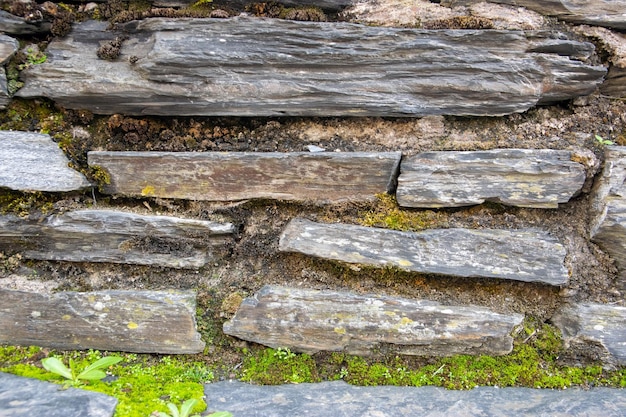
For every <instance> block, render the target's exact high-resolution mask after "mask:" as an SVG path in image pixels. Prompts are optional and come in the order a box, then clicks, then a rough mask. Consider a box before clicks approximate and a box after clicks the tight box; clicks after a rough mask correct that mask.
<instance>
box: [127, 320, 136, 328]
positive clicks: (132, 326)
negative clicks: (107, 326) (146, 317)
mask: <svg viewBox="0 0 626 417" xmlns="http://www.w3.org/2000/svg"><path fill="white" fill-rule="evenodd" d="M126 327H128V328H129V329H130V330H135V329H136V328H137V327H139V325H138V324H137V323H135V322H134V321H129V322H128V324H127V325H126Z"/></svg>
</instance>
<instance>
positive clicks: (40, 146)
mask: <svg viewBox="0 0 626 417" xmlns="http://www.w3.org/2000/svg"><path fill="white" fill-rule="evenodd" d="M68 163H69V160H68V159H67V157H66V156H65V154H64V153H63V151H62V150H61V149H59V146H58V145H57V144H56V143H54V142H53V141H52V138H50V136H48V135H43V134H40V133H33V132H13V131H5V130H0V187H6V188H10V189H12V190H19V191H50V192H66V191H75V190H80V189H83V188H86V187H90V186H91V183H90V182H89V181H87V179H86V178H85V176H84V175H83V174H81V173H80V172H78V171H75V170H73V169H71V168H69V167H68Z"/></svg>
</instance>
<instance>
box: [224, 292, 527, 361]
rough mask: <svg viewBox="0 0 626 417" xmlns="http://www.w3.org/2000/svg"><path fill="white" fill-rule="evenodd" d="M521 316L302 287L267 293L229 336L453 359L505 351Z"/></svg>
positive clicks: (240, 316) (314, 348) (247, 308)
mask: <svg viewBox="0 0 626 417" xmlns="http://www.w3.org/2000/svg"><path fill="white" fill-rule="evenodd" d="M522 319H523V316H522V315H519V314H512V315H503V314H498V313H495V312H493V311H490V310H489V309H485V308H480V307H470V306H445V305H440V304H439V303H435V302H431V301H427V300H407V299H401V298H392V297H380V296H361V295H356V294H351V293H343V292H334V291H312V290H300V289H297V288H285V287H271V286H267V287H264V288H262V289H261V290H260V291H259V292H258V293H257V294H256V295H255V296H254V297H251V298H247V299H245V300H244V301H243V303H242V304H241V307H240V308H239V310H238V311H237V314H236V315H235V317H234V318H233V319H232V320H230V321H229V322H226V323H225V324H224V332H225V333H226V334H230V335H233V336H237V337H239V338H242V339H244V340H249V341H252V342H256V343H262V344H264V345H267V346H271V347H276V348H277V347H287V348H289V349H292V350H294V351H297V352H308V353H315V352H318V351H342V352H347V353H351V354H360V355H368V354H371V353H372V352H385V353H401V354H405V355H437V356H450V355H454V354H458V353H463V354H474V355H476V354H490V355H503V354H507V353H509V352H510V351H511V349H512V348H513V339H512V337H511V336H510V333H511V332H512V331H513V328H514V327H515V326H518V325H520V324H521V322H522Z"/></svg>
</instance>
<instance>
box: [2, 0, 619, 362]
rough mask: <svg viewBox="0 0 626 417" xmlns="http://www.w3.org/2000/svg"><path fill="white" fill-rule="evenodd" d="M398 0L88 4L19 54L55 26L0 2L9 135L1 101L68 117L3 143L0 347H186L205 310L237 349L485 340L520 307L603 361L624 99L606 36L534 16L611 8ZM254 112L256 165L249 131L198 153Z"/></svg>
mask: <svg viewBox="0 0 626 417" xmlns="http://www.w3.org/2000/svg"><path fill="white" fill-rule="evenodd" d="M409 3H411V4H408V3H407V2H402V1H398V2H396V3H394V4H393V5H394V7H395V9H394V10H393V11H394V13H396V12H397V11H398V10H403V11H404V13H402V15H403V18H408V19H409V20H411V19H412V20H413V26H415V22H419V23H420V24H419V25H420V26H421V27H419V28H416V27H406V26H407V25H406V24H405V23H403V22H399V21H396V22H394V16H396V15H389V14H387V15H384V13H383V12H385V11H386V12H389V10H387V9H385V7H386V6H380V7H378V8H377V7H376V3H375V2H374V3H363V2H361V3H359V4H355V5H353V6H350V8H349V9H347V10H344V11H343V12H342V13H343V15H342V16H343V20H345V19H348V20H351V21H350V22H302V21H288V20H281V19H270V18H268V17H254V16H249V15H246V16H237V17H230V18H228V19H217V18H202V19H201V18H192V19H188V18H186V19H169V18H164V17H150V16H151V15H150V13H151V14H152V15H153V16H161V14H159V13H163V12H156V11H155V10H157V9H153V10H152V11H150V12H149V13H148V12H146V13H148V14H147V15H145V16H143V15H142V16H135V17H147V18H145V19H141V20H131V21H127V22H123V23H119V24H117V25H113V26H108V24H107V23H104V22H99V21H96V20H91V19H86V20H85V21H83V22H80V23H75V24H74V25H73V26H72V30H71V31H70V32H69V33H68V34H67V35H66V36H55V37H53V39H52V41H51V42H50V43H49V44H48V45H47V49H46V51H45V54H46V58H45V60H41V59H40V61H42V62H37V63H35V62H33V61H34V58H33V57H32V56H31V58H30V59H31V61H28V59H29V58H28V54H29V53H30V54H34V51H33V50H31V51H30V52H28V51H22V52H20V53H18V54H17V55H15V54H16V53H17V51H18V49H19V44H18V43H17V41H16V39H17V38H18V37H20V36H23V35H24V33H26V32H29V31H30V32H32V33H36V32H38V31H44V32H45V31H46V30H48V28H47V26H46V23H51V22H52V23H54V22H56V20H54V19H52V18H49V16H47V15H45V14H42V20H41V21H38V22H37V24H36V25H35V24H33V22H32V21H29V19H25V18H24V17H19V16H14V15H10V14H8V13H6V12H3V13H2V14H0V22H4V24H3V26H2V27H3V28H4V31H5V32H6V33H7V35H0V65H3V66H4V68H6V71H4V69H3V70H2V71H1V72H0V108H2V107H6V108H7V110H6V111H5V113H6V116H4V117H5V120H8V121H6V122H5V125H6V126H13V125H12V124H11V123H17V122H18V121H17V120H16V119H15V118H17V117H19V118H28V117H29V116H28V115H16V114H15V108H16V107H12V106H17V105H18V104H16V103H24V101H21V100H23V99H29V100H35V101H36V100H42V99H41V98H42V97H43V98H45V99H46V100H50V101H51V102H53V103H55V104H56V105H57V106H58V107H59V108H61V110H58V111H59V114H61V115H63V116H62V117H66V118H67V121H64V122H59V123H58V124H56V125H55V124H54V123H53V121H54V117H56V116H54V115H53V116H49V117H52V118H53V119H52V121H50V124H51V126H52V128H51V129H52V130H55V129H56V131H55V132H52V133H51V135H45V134H42V133H36V132H26V131H9V130H8V129H7V130H2V131H0V162H1V165H0V187H2V188H3V190H4V191H3V192H4V193H5V194H3V196H6V197H3V198H2V200H1V201H2V206H0V209H1V210H2V212H3V214H1V215H0V252H2V253H3V254H4V258H2V259H7V257H8V256H13V258H12V259H13V260H15V259H18V258H17V254H19V256H21V259H22V262H21V263H20V262H18V265H13V266H10V265H9V263H8V262H5V263H4V264H3V270H2V271H0V272H3V275H4V277H3V278H0V288H1V289H0V292H1V293H2V297H0V311H2V312H3V314H2V318H0V342H2V343H13V344H29V343H33V344H39V345H42V346H48V347H54V348H61V349H87V348H94V349H109V350H116V349H119V350H124V351H132V352H156V353H190V352H202V351H203V350H204V349H205V342H206V341H202V340H201V337H200V334H199V332H198V331H197V328H196V322H197V320H200V318H201V317H207V316H210V317H212V318H213V319H214V320H213V325H215V324H216V323H219V324H220V325H221V324H223V333H222V329H219V333H220V334H221V337H223V338H226V337H227V336H225V335H231V336H232V338H229V339H227V340H229V342H230V343H233V344H236V343H240V342H238V341H237V339H240V340H245V341H248V342H254V343H259V344H262V345H266V346H271V347H288V348H290V349H292V350H293V351H298V352H308V353H314V352H319V351H345V352H348V353H353V354H359V355H376V354H381V353H389V354H393V353H397V354H403V355H419V356H448V355H453V354H458V353H465V354H476V355H477V354H491V355H504V354H507V353H509V352H510V351H511V349H512V341H513V338H512V335H513V334H514V333H515V332H516V331H518V329H519V328H520V326H522V325H523V320H524V318H525V317H533V318H534V319H538V320H540V321H542V322H550V323H552V324H553V325H555V326H557V327H559V329H560V330H561V332H562V336H563V339H564V341H565V342H566V343H567V344H571V345H572V346H581V345H582V346H586V345H585V344H590V345H593V346H595V347H597V346H600V349H601V350H602V351H603V353H604V356H603V361H604V364H605V365H606V366H614V365H623V364H624V362H625V361H626V354H625V353H624V344H625V343H626V340H625V339H624V335H625V334H626V329H625V323H626V312H625V310H624V299H623V291H624V290H626V280H625V278H624V276H625V275H626V272H625V271H626V260H625V259H626V253H625V250H626V234H625V232H624V227H625V226H624V223H625V222H626V220H625V219H624V218H623V217H624V216H622V215H621V212H622V211H623V210H622V206H623V205H624V201H623V199H624V196H625V193H624V192H622V188H623V183H624V180H625V179H626V174H625V172H626V170H625V169H624V164H623V161H624V159H625V158H624V155H625V152H626V150H625V149H626V148H625V147H624V146H619V145H626V139H625V138H624V136H620V135H623V131H624V129H625V128H626V117H625V116H624V114H625V113H624V111H625V110H626V109H625V106H624V104H623V103H622V102H620V101H611V99H609V98H607V97H603V96H602V95H601V94H602V93H603V94H607V93H610V94H621V93H620V92H623V91H624V89H625V88H626V87H625V84H624V78H623V77H621V76H620V74H621V73H620V71H621V70H622V69H623V68H624V65H625V64H624V60H625V58H624V54H625V52H624V51H625V50H626V47H625V46H624V45H625V43H624V38H623V35H622V34H620V33H619V32H613V31H611V30H609V29H606V28H597V27H592V26H576V25H574V24H569V23H568V24H565V23H561V24H559V25H554V24H553V23H551V21H550V20H549V19H546V20H542V16H541V15H538V14H536V12H539V13H542V14H545V15H549V16H556V17H558V18H562V19H564V20H565V21H568V22H570V21H571V22H574V23H576V24H578V23H587V24H592V25H599V26H606V27H610V28H616V29H623V27H624V26H621V25H622V24H623V23H624V22H623V16H622V17H621V19H622V20H620V17H619V16H614V15H611V11H610V10H608V11H606V12H605V14H603V15H602V16H600V15H599V14H598V13H600V12H599V11H598V10H597V9H593V10H595V11H596V12H597V13H595V14H594V15H593V16H591V15H590V14H589V13H588V12H586V11H585V9H580V8H579V9H576V10H574V11H573V10H572V9H571V7H570V6H568V4H566V3H567V2H550V3H549V5H543V6H541V7H539V6H537V5H536V4H535V3H533V2H523V3H524V4H523V6H526V7H528V9H530V10H535V11H536V12H532V11H528V10H525V9H522V8H518V7H515V8H512V7H511V6H503V5H492V7H488V6H485V4H484V3H481V6H480V7H483V9H480V8H479V7H478V6H477V5H475V4H474V3H473V2H449V3H450V4H447V6H450V8H447V7H446V5H435V4H432V3H429V2H423V3H420V2H418V3H419V4H420V7H417V8H416V7H415V4H413V3H415V2H409ZM457 3H463V4H462V5H460V4H457ZM497 3H510V2H497ZM589 3H590V4H589V7H592V8H593V7H595V6H594V5H595V3H594V2H589ZM537 4H538V3H537ZM542 4H543V3H542ZM546 4H547V3H546ZM521 5H522V4H520V6H521ZM321 6H323V7H324V8H326V9H336V7H335V6H333V7H328V6H327V5H321ZM339 6H341V7H344V6H345V4H343V3H342V4H340V5H339ZM224 7H225V9H215V8H214V9H213V10H212V11H211V13H214V14H215V16H217V14H220V13H217V12H216V10H221V11H222V12H224V13H226V14H236V12H235V11H233V9H232V8H231V9H228V10H226V9H227V8H226V6H224ZM228 7H235V5H234V4H229V5H228ZM368 7H369V9H368ZM546 7H548V9H549V10H548V9H546ZM550 7H553V8H550ZM572 7H573V6H572ZM563 8H567V10H569V11H568V12H567V13H565V12H563V10H562V9H563ZM248 10H249V12H248V14H251V13H250V10H251V9H248ZM481 10H482V12H481ZM507 10H508V16H509V17H510V19H508V20H507V19H506V18H505V17H504V16H506V15H507ZM514 12H515V13H514ZM171 13H174V12H171ZM224 13H222V14H221V15H222V17H224ZM380 13H383V14H380ZM481 13H482V14H481ZM533 13H535V14H533ZM609 15H611V16H612V17H611V18H609V17H606V16H609ZM381 16H383V17H381ZM537 16H538V17H537ZM603 16H605V17H603ZM83 17H88V15H85V16H83ZM46 19H47V20H46ZM376 19H379V20H380V19H382V20H383V23H386V24H390V26H395V27H386V26H385V25H380V26H368V25H363V24H359V22H368V23H372V21H373V20H376ZM31 20H32V19H31ZM10 22H11V24H9V23H10ZM520 22H523V23H520ZM57 24H58V22H57ZM20 54H21V55H20ZM16 60H21V61H22V64H20V65H21V67H20V68H21V73H20V79H19V82H22V83H23V86H22V87H21V89H19V90H17V91H13V90H14V88H13V87H15V85H16V84H15V82H16V81H17V80H16V79H14V78H13V79H12V80H7V78H6V74H7V73H9V72H12V71H13V72H14V71H15V68H16ZM43 61H45V62H43ZM11 82H12V83H13V84H11ZM10 84H11V85H12V86H13V87H12V88H9V87H10ZM600 92H602V93H600ZM31 102H32V101H31ZM19 105H21V104H19ZM538 106H539V107H538ZM11 111H13V113H11ZM594 112H595V113H594ZM94 114H95V116H94ZM559 114H560V115H562V117H561V118H560V119H559V117H556V116H555V115H559ZM582 114H593V117H591V118H590V119H585V123H586V124H583V126H581V125H580V124H581V123H582V122H581V120H583V119H584V118H583V117H582V116H581V115H582ZM11 115H12V116H11ZM86 115H87V116H86ZM542 115H544V116H545V117H544V119H546V120H542ZM129 116H132V117H129ZM154 116H159V118H157V117H154ZM244 116H245V117H254V119H247V118H245V117H244ZM330 116H332V117H334V119H328V117H330ZM609 116H610V117H609ZM11 117H13V118H14V119H11V120H9V119H10V118H11ZM397 117H402V118H397ZM308 118H312V119H308ZM320 118H321V119H320ZM523 118H527V122H526V123H525V122H524V121H523ZM609 118H610V121H608V122H607V120H608V119H609ZM70 120H71V121H70ZM320 120H321V121H320ZM44 121H45V120H44ZM44 121H42V120H41V119H37V120H36V121H35V120H34V118H33V121H32V123H34V125H35V126H39V127H40V128H39V130H43V129H42V128H41V124H42V123H43V122H44ZM259 121H260V122H259ZM255 123H256V124H257V125H258V124H259V123H260V124H261V125H262V126H274V128H273V129H274V130H272V131H271V132H273V134H274V135H276V138H275V139H272V140H274V141H275V143H274V145H273V146H274V147H275V149H271V150H272V152H258V151H256V152H255V150H257V146H255V145H254V144H255V143H258V144H259V146H260V145H261V144H264V143H265V142H264V141H266V138H265V139H261V138H260V137H261V135H262V129H259V128H252V130H249V131H248V133H249V135H250V136H249V137H245V135H243V134H241V133H240V134H236V135H234V139H233V138H231V139H229V140H230V142H229V147H230V148H229V149H228V150H229V151H230V152H216V151H217V150H220V144H216V143H215V142H214V140H215V141H219V140H222V139H221V138H222V137H223V133H221V132H222V131H223V130H225V129H226V130H229V131H230V130H232V131H235V132H237V129H240V126H243V125H247V124H249V125H252V126H253V125H254V124H255ZM595 123H598V126H607V127H606V128H605V129H598V130H595V129H596V128H597V126H596V125H595ZM181 125H182V126H184V129H185V130H186V136H184V140H183V142H182V143H183V145H174V144H173V143H175V141H174V140H173V138H176V137H177V136H176V135H177V133H176V132H175V131H176V126H181ZM608 125H610V127H608ZM46 126H48V125H46ZM209 126H211V128H209ZM220 126H221V127H220ZM224 126H229V127H224ZM276 126H277V127H276ZM381 126H382V128H381ZM406 126H410V128H409V130H410V133H409V134H405V133H403V134H404V135H405V138H404V139H403V140H397V138H394V135H396V134H398V132H406V129H405V128H406ZM474 126H478V127H477V128H474ZM590 126H594V127H593V129H594V130H593V131H587V132H585V131H584V130H585V129H590ZM373 127H375V128H373ZM255 129H256V130H255ZM267 129H269V127H268V128H267ZM351 129H352V130H351ZM368 129H371V133H367V135H365V136H364V135H363V133H362V131H368ZM455 129H456V130H455ZM471 129H473V130H471ZM507 129H508V130H507ZM45 130H49V129H45ZM470 131H471V132H472V135H471V136H470V135H468V134H467V133H468V132H470ZM547 131H552V132H557V133H553V134H552V135H550V134H549V133H547ZM119 132H121V133H119ZM303 132H305V133H303ZM329 132H331V133H329ZM332 132H334V133H332ZM455 132H456V133H455ZM458 132H465V136H464V135H462V134H459V133H458ZM492 134H497V135H500V136H499V137H490V135H492ZM221 135H222V136H221ZM368 135H369V136H368ZM257 136H258V137H257ZM381 136H382V137H383V139H380V137H381ZM596 136H597V137H596ZM304 137H306V139H303V138H304ZM329 137H330V139H328V138H329ZM337 137H339V138H337ZM364 137H365V139H363V138H364ZM145 138H149V139H145ZM216 138H218V139H216ZM609 140H610V141H611V142H612V143H611V144H610V145H611V146H609V144H608V143H607V141H609ZM613 142H616V143H615V144H614V143H613ZM59 145H60V146H61V148H62V149H63V150H64V151H65V153H64V152H62V151H61V149H60V148H59ZM334 145H337V146H336V147H335V148H336V150H338V152H336V151H334V150H335V149H332V148H329V149H325V147H329V146H334ZM614 145H618V146H614ZM185 147H188V148H191V149H187V151H186V152H181V151H182V150H186V149H184V148H185ZM203 147H204V148H203ZM170 148H171V149H170ZM250 148H252V149H250ZM294 148H296V149H294ZM156 149H158V150H159V151H156ZM164 149H170V150H174V151H176V152H171V151H170V152H168V151H165V150H164ZM303 149H307V150H308V151H306V152H303ZM264 150H268V149H264ZM199 151H201V152H199ZM68 158H69V159H68ZM8 190H12V191H8ZM390 197H392V199H391V200H390ZM20 201H22V203H20ZM23 201H26V202H27V203H24V202H23ZM390 201H391V204H389V202H390ZM396 201H397V204H396ZM20 204H22V206H23V207H21V206H20ZM2 259H0V260H2ZM34 275H37V276H38V277H39V278H40V279H32V277H33V276H34ZM29 277H30V279H29ZM45 280H54V281H55V285H56V286H57V289H58V290H59V291H58V292H54V293H50V291H49V290H46V288H49V287H50V286H47V287H46V286H44V285H43V283H42V282H40V281H45ZM77 290H78V291H77ZM196 294H202V297H203V298H206V297H207V294H210V295H211V296H212V297H214V299H215V300H214V301H213V302H212V304H211V305H212V306H213V308H214V309H215V310H214V311H209V312H207V311H202V310H200V311H197V309H196V299H195V298H196ZM220 303H221V307H220ZM201 304H202V306H203V307H206V304H205V303H201ZM16 306H19V308H16ZM198 316H201V317H198ZM164 335H166V336H164Z"/></svg>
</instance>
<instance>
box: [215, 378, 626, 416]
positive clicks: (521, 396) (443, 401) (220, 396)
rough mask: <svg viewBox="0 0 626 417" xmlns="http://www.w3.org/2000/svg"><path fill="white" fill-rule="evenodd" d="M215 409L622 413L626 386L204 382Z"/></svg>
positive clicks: (258, 412)
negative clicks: (460, 386)
mask: <svg viewBox="0 0 626 417" xmlns="http://www.w3.org/2000/svg"><path fill="white" fill-rule="evenodd" d="M204 393H205V395H206V397H207V398H208V399H209V407H210V408H211V409H212V410H224V411H229V412H231V413H232V414H233V415H235V416H237V417H256V416H264V417H292V416H307V417H327V416H328V415H330V414H332V415H333V416H334V417H417V416H419V417H444V416H445V417H452V416H454V417H477V416H480V417H502V416H509V417H539V416H545V417H547V416H550V417H569V416H577V417H583V416H586V417H591V416H602V417H623V416H624V410H625V409H626V390H619V389H610V388H592V389H587V390H581V389H568V390H539V389H532V388H496V387H478V388H474V389H472V390H469V391H455V390H447V389H444V388H438V387H419V388H416V387H394V386H378V387H358V386H353V385H348V384H347V383H345V382H343V381H332V382H323V383H320V384H289V385H273V386H272V385H264V386H260V385H250V384H246V383H244V382H240V381H221V382H217V383H213V384H205V386H204Z"/></svg>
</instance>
